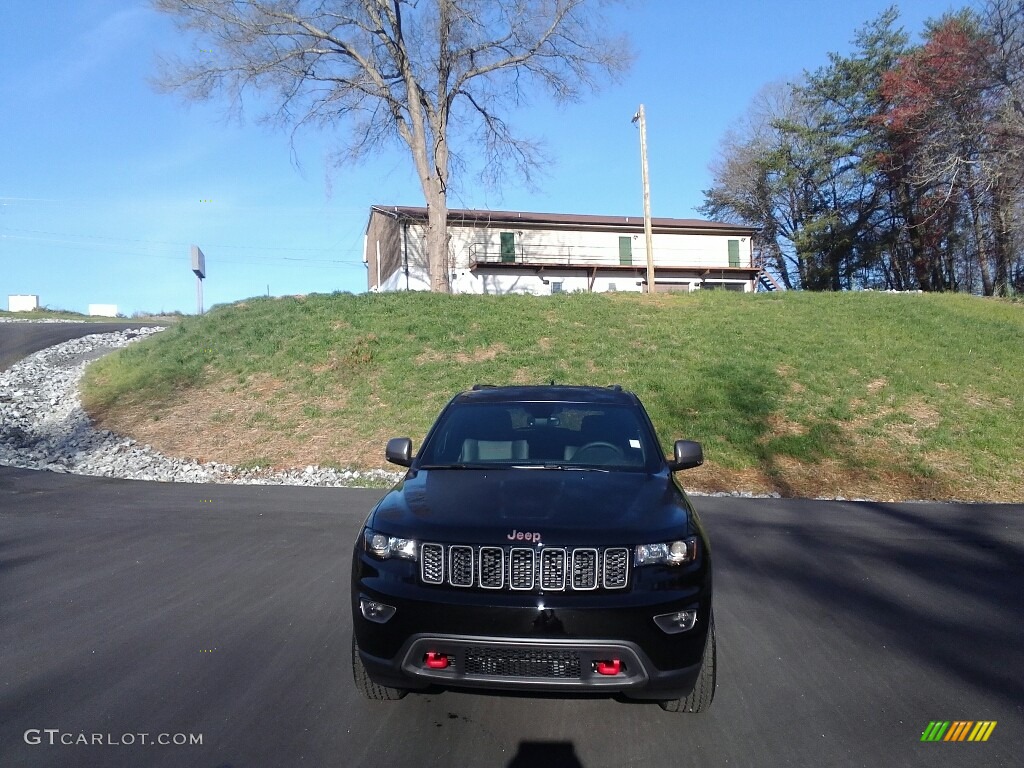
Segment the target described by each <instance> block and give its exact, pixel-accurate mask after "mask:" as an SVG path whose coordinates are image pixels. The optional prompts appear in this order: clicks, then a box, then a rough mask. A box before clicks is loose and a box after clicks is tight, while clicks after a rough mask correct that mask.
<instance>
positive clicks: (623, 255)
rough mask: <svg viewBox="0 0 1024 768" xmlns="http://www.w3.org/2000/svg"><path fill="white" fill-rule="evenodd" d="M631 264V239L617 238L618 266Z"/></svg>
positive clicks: (625, 237)
mask: <svg viewBox="0 0 1024 768" xmlns="http://www.w3.org/2000/svg"><path fill="white" fill-rule="evenodd" d="M632 263H633V238H631V237H627V236H620V237H619V264H632Z"/></svg>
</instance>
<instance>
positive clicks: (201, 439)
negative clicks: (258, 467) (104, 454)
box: [90, 373, 386, 468]
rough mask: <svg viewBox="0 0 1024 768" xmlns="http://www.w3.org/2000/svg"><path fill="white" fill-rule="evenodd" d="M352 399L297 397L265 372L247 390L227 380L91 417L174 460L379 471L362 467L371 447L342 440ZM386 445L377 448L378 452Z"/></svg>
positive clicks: (250, 381)
mask: <svg viewBox="0 0 1024 768" xmlns="http://www.w3.org/2000/svg"><path fill="white" fill-rule="evenodd" d="M347 400H348V397H347V393H345V392H341V393H335V394H332V395H331V396H321V397H314V398H309V397H300V396H299V395H297V394H295V393H294V392H292V391H291V390H290V389H289V387H288V384H287V383H286V382H284V381H282V380H280V379H277V378H275V377H273V376H271V375H269V374H263V373H261V374H254V375H252V376H249V377H248V379H247V381H246V384H245V388H244V389H243V390H238V389H236V387H235V385H234V384H233V383H232V380H231V379H227V378H225V379H222V380H220V381H216V382H211V383H209V384H207V385H205V386H204V387H202V388H201V389H194V390H190V391H189V392H187V393H183V394H182V396H181V397H179V398H178V399H176V400H175V401H172V402H164V403H160V404H156V405H154V404H153V403H142V404H136V403H128V404H124V405H119V404H118V405H115V406H114V407H112V408H109V409H107V410H106V411H104V412H102V413H90V416H91V417H92V418H93V420H94V422H95V423H96V424H97V425H98V426H100V427H102V428H103V429H109V430H111V431H113V432H116V433H117V434H121V435H125V436H127V437H131V438H133V439H135V440H137V441H139V442H140V443H144V444H147V445H151V446H153V448H155V449H156V450H158V451H160V452H161V453H164V454H166V455H168V456H173V457H177V458H184V459H196V460H198V461H217V462H220V463H223V464H234V465H251V464H252V463H254V462H261V463H262V462H269V463H270V464H272V465H273V466H274V467H276V468H286V467H301V466H307V465H309V464H322V463H325V461H331V462H335V463H337V464H339V465H341V466H349V465H352V466H364V465H366V464H367V463H369V464H370V465H371V466H372V465H375V464H376V462H373V461H371V462H366V460H365V457H367V456H370V455H372V454H371V453H369V452H367V446H366V445H365V444H362V443H360V442H358V441H357V443H356V445H352V441H350V440H346V439H344V438H343V436H344V435H345V434H347V433H349V431H348V430H345V429H339V425H338V423H337V421H338V415H339V414H341V413H344V411H345V407H346V404H347ZM310 414H315V415H312V416H311V415H310ZM385 439H386V438H385ZM373 440H374V441H376V440H377V438H376V436H375V437H374V438H373ZM366 442H370V440H367V441H366ZM382 444H383V442H377V449H378V452H379V446H380V445H382Z"/></svg>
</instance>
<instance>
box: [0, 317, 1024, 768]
mask: <svg viewBox="0 0 1024 768" xmlns="http://www.w3.org/2000/svg"><path fill="white" fill-rule="evenodd" d="M113 326H114V329H119V328H123V327H124V325H123V324H120V323H119V324H113ZM103 330H111V329H110V328H104V326H103V325H94V324H89V325H69V324H52V325H32V326H23V325H21V324H8V323H4V324H0V369H2V368H3V367H6V366H8V365H10V363H11V362H13V361H14V360H16V359H17V358H18V357H20V356H22V355H24V354H28V353H29V352H31V351H35V350H37V349H41V348H43V347H45V346H47V345H49V344H53V343H57V342H59V341H63V340H66V339H68V338H74V337H76V336H82V335H85V334H86V333H98V332H102V331H103ZM381 493H382V492H381V491H375V490H361V489H328V488H296V487H271V486H233V485H189V484H173V483H145V482H138V481H126V480H112V479H105V478H96V477H81V476H75V475H63V474H52V473H47V472H37V471H32V470H21V469H13V468H9V467H0V766H8V765H11V766H62V767H63V766H86V767H88V766H188V767H189V768H196V767H198V768H204V767H208V768H241V767H242V766H288V767H289V768H292V767H293V766H298V765H310V766H317V767H319V766H325V767H326V766H389V768H403V767H404V766H417V768H418V767H419V766H446V767H447V766H460V767H462V766H466V767H472V768H475V767H476V766H509V767H510V768H511V767H513V766H515V767H519V766H529V767H530V768H534V767H536V766H546V765H553V766H554V765H557V766H567V767H569V768H579V767H581V766H585V767H586V768H599V767H602V766H657V767H659V768H660V767H661V766H670V765H671V766H784V765H793V766H871V767H872V768H875V767H877V766H945V765H949V766H964V765H970V766H978V767H981V768H984V767H987V766H1018V765H1020V763H1021V760H1020V755H1021V752H1022V748H1024V621H1022V615H1024V505H967V504H873V503H852V502H817V501H806V500H793V499H763V500H758V499H735V498H701V497H698V498H697V499H696V503H697V505H698V509H699V510H700V512H701V514H702V516H703V520H704V522H705V524H706V526H707V528H708V530H709V533H710V536H711V542H712V554H713V559H714V572H715V624H716V630H717V634H718V650H719V668H718V690H717V694H716V699H715V702H714V705H713V706H712V708H711V710H710V711H709V712H708V713H706V714H702V715H678V714H670V713H665V712H662V711H661V710H660V709H659V708H658V707H657V706H656V705H651V704H636V703H627V702H625V701H617V700H612V699H580V698H575V699H574V698H552V697H526V696H508V695H503V696H499V695H484V694H476V693H473V694H470V693H455V692H446V693H427V694H421V695H411V696H408V697H406V698H405V699H403V700H401V701H397V702H368V701H365V700H363V699H362V698H361V697H360V694H358V693H357V691H356V689H355V687H354V685H353V683H352V679H351V666H350V661H349V653H350V650H349V649H350V646H349V643H350V636H351V618H350V616H349V613H348V611H349V609H348V581H349V558H350V551H351V546H352V542H353V541H354V540H355V538H356V536H357V535H358V532H359V528H360V525H361V522H362V520H363V518H364V516H365V515H366V513H367V511H368V510H369V509H370V507H371V506H372V505H373V504H374V502H375V501H376V499H378V498H379V497H380V495H381ZM936 720H942V721H958V720H959V721H974V722H977V721H994V722H996V726H995V728H994V730H993V731H992V733H991V735H990V737H989V739H988V741H986V742H984V743H972V742H939V743H931V742H922V741H921V734H922V732H923V731H924V730H925V729H926V728H927V727H928V725H929V723H930V722H932V721H936ZM161 742H167V743H161Z"/></svg>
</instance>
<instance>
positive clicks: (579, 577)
mask: <svg viewBox="0 0 1024 768" xmlns="http://www.w3.org/2000/svg"><path fill="white" fill-rule="evenodd" d="M572 588H573V589H579V590H590V589H597V550H596V549H574V550H573V551H572Z"/></svg>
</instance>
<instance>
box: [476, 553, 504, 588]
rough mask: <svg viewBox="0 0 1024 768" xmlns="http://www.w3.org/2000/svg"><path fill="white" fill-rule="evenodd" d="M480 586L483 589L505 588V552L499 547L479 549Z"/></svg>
mask: <svg viewBox="0 0 1024 768" xmlns="http://www.w3.org/2000/svg"><path fill="white" fill-rule="evenodd" d="M480 586H481V587H482V588H483V589H501V588H502V587H503V586H505V552H504V551H503V550H502V548H501V547H480Z"/></svg>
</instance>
